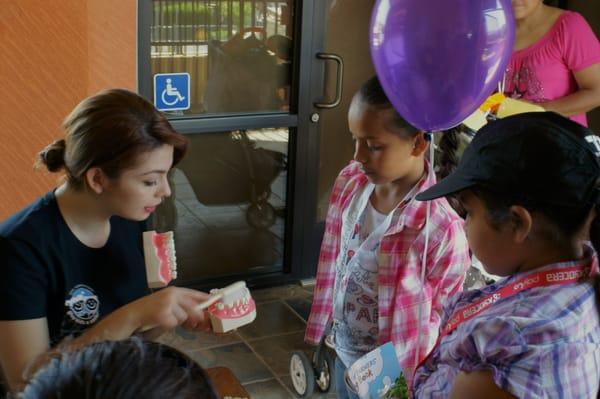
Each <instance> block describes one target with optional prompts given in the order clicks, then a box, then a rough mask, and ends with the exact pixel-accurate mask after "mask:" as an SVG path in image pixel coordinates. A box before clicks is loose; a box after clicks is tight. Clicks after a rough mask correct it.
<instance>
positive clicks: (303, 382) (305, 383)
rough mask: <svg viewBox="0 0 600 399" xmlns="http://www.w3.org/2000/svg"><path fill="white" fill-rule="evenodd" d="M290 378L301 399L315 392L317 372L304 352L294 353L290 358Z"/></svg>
mask: <svg viewBox="0 0 600 399" xmlns="http://www.w3.org/2000/svg"><path fill="white" fill-rule="evenodd" d="M290 376H291V377H292V385H293V386H294V390H295V391H296V393H297V394H298V395H300V397H303V398H304V397H307V396H310V395H312V394H313V392H314V391H315V372H314V371H313V367H312V364H311V362H310V360H308V357H307V356H306V355H305V354H304V352H299V351H297V352H294V353H292V357H291V358H290Z"/></svg>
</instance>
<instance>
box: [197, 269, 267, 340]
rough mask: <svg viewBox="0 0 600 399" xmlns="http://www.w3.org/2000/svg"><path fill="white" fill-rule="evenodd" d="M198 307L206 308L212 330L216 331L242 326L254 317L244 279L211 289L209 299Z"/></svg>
mask: <svg viewBox="0 0 600 399" xmlns="http://www.w3.org/2000/svg"><path fill="white" fill-rule="evenodd" d="M200 309H207V311H208V314H209V316H210V322H211V324H212V328H213V331H214V332H218V333H224V332H228V331H231V330H233V329H236V328H238V327H241V326H244V325H246V324H248V323H251V322H252V321H254V319H255V318H256V305H255V303H254V299H252V296H251V295H250V291H249V290H248V288H247V287H246V283H245V282H244V281H238V282H236V283H233V284H231V285H228V286H227V287H225V288H221V289H213V290H211V291H210V297H209V299H208V300H206V301H205V302H203V303H201V304H200V305H199V306H198V310H200Z"/></svg>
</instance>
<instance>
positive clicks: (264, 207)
mask: <svg viewBox="0 0 600 399" xmlns="http://www.w3.org/2000/svg"><path fill="white" fill-rule="evenodd" d="M246 221H247V222H248V224H249V225H250V226H252V227H254V228H255V229H268V228H269V227H271V226H273V224H274V223H275V208H273V205H271V204H269V203H268V202H266V201H265V202H257V203H253V204H250V206H249V207H248V210H247V211H246Z"/></svg>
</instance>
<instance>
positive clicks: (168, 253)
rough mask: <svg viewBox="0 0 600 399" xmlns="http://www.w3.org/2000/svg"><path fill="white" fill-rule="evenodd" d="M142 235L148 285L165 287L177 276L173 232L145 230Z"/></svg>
mask: <svg viewBox="0 0 600 399" xmlns="http://www.w3.org/2000/svg"><path fill="white" fill-rule="evenodd" d="M143 237H144V259H145V261H146V277H147V279H148V287H150V288H161V287H166V286H167V285H168V284H169V283H170V282H171V280H174V279H176V278H177V260H176V259H175V241H174V240H173V232H172V231H168V232H166V233H157V232H156V231H154V230H152V231H145V232H144V234H143Z"/></svg>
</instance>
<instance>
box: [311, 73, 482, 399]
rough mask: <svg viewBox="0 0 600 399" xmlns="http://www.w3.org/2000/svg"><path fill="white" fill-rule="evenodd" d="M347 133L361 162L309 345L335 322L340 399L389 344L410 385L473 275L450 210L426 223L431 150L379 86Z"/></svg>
mask: <svg viewBox="0 0 600 399" xmlns="http://www.w3.org/2000/svg"><path fill="white" fill-rule="evenodd" d="M348 123H349V127H350V132H351V134H352V138H353V140H354V142H355V152H354V161H353V162H351V163H350V164H349V165H348V166H347V167H345V168H344V169H343V170H342V171H341V173H340V175H339V176H338V178H337V180H336V182H335V185H334V187H333V192H332V196H331V200H330V205H329V210H328V214H327V221H326V227H325V235H324V237H323V242H322V246H321V255H320V259H319V265H318V272H317V282H316V288H315V291H314V300H313V304H312V308H311V313H310V317H309V319H308V325H307V330H306V335H305V340H306V341H307V342H308V343H310V344H317V343H319V342H320V340H321V339H322V337H323V336H324V334H325V329H326V326H327V324H328V323H329V322H332V324H333V326H332V337H333V342H334V346H335V350H336V354H337V360H336V373H335V374H336V386H337V391H338V397H340V398H344V397H352V393H351V392H350V391H348V390H347V389H346V386H345V383H344V378H343V376H344V371H345V370H346V368H347V367H348V366H350V365H351V364H352V363H353V362H354V361H356V360H357V359H358V358H360V357H361V356H363V355H364V354H366V353H367V352H369V351H371V350H372V349H374V348H376V347H377V346H379V345H381V344H383V343H386V342H389V341H392V342H393V343H394V344H395V347H396V352H397V354H398V357H399V358H398V360H399V363H400V366H401V368H402V369H403V370H404V374H405V376H406V379H407V380H409V381H410V379H411V377H412V372H413V371H414V369H415V367H416V365H417V364H418V362H419V361H420V360H422V358H423V357H424V356H425V354H427V353H428V352H429V351H430V350H431V348H432V347H433V345H434V343H435V341H436V338H437V331H438V329H439V326H440V321H441V319H440V315H441V313H440V312H441V310H442V307H443V305H444V304H445V303H446V302H447V301H448V299H449V298H450V297H451V296H452V295H454V294H456V293H457V292H459V291H461V289H462V285H463V281H464V277H465V272H466V270H467V268H468V267H469V265H470V259H469V249H468V247H467V242H466V238H465V235H464V232H463V221H462V219H461V218H460V217H459V216H458V215H457V214H456V213H455V211H454V210H453V209H452V208H451V206H450V205H449V204H448V202H447V201H446V200H445V199H443V198H442V199H439V200H436V201H433V202H431V204H430V208H429V215H428V212H427V206H426V204H424V203H421V202H418V201H416V200H415V195H416V194H417V193H419V192H420V191H422V190H425V189H427V188H428V187H431V186H432V185H433V184H434V183H435V174H434V173H432V172H431V171H430V168H429V164H428V162H427V161H426V159H425V152H426V150H427V149H428V147H429V145H430V144H429V140H428V138H427V137H426V135H425V134H424V133H423V132H422V131H419V130H418V129H417V128H415V127H413V126H411V125H410V124H408V123H407V122H406V121H405V120H404V119H403V118H402V117H401V116H400V115H399V114H398V113H397V111H396V110H395V109H394V107H393V106H392V104H391V103H390V101H389V100H388V98H387V96H386V95H385V93H384V91H383V89H382V87H381V85H380V83H379V80H378V79H377V78H376V77H374V78H372V79H370V80H369V81H367V82H366V83H365V84H364V85H363V86H362V88H361V89H360V91H359V92H358V93H357V94H356V95H355V96H354V98H353V100H352V103H351V106H350V110H349V113H348ZM427 218H428V219H429V221H428V223H429V226H430V227H429V229H430V234H429V239H427V238H426V237H427V234H426V232H425V224H426V219H427ZM427 240H428V241H427ZM423 258H425V259H426V263H425V264H423ZM423 267H424V272H425V274H424V275H421V272H422V270H423V269H422V268H423ZM422 279H423V285H422V284H421V280H422ZM421 288H423V290H422V289H421ZM419 316H420V317H419ZM419 326H421V329H420V330H421V332H419Z"/></svg>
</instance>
